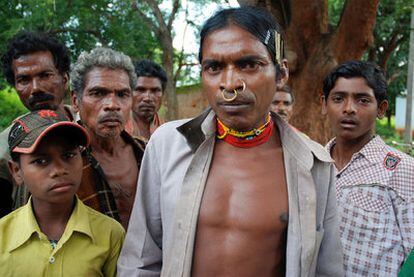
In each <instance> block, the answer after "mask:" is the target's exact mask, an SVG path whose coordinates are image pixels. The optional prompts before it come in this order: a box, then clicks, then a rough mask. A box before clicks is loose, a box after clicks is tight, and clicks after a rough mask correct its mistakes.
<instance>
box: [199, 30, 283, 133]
mask: <svg viewBox="0 0 414 277" xmlns="http://www.w3.org/2000/svg"><path fill="white" fill-rule="evenodd" d="M203 43H204V44H203V53H202V57H203V60H202V62H201V65H202V73H201V74H202V75H201V77H202V84H203V92H204V94H205V96H206V98H207V99H208V101H209V103H210V106H211V107H212V108H213V110H214V111H215V112H216V114H217V117H218V118H220V120H221V121H222V122H223V123H224V124H225V125H226V126H228V127H230V128H232V129H235V130H238V131H247V130H251V129H253V128H257V127H259V126H260V125H262V124H264V123H265V120H266V116H267V114H268V112H269V107H270V103H271V101H272V98H273V95H274V92H275V91H276V68H275V66H274V64H273V62H272V59H271V57H270V54H269V52H268V51H267V49H266V47H265V46H264V45H263V44H262V43H261V42H260V41H259V40H258V39H257V38H256V37H254V36H253V35H252V34H250V33H249V32H247V31H245V30H243V29H241V28H240V27H237V26H235V25H229V26H228V27H225V28H223V29H219V30H216V31H213V32H211V33H210V34H208V35H207V36H206V38H205V39H204V42H203ZM243 82H244V83H245V89H244V90H243ZM234 89H236V90H237V91H238V96H237V97H236V99H234V100H233V101H231V102H227V101H225V100H224V99H223V96H222V93H221V92H222V90H225V91H226V92H225V93H224V96H225V97H226V98H231V97H233V96H234V94H233V93H232V91H233V90H234Z"/></svg>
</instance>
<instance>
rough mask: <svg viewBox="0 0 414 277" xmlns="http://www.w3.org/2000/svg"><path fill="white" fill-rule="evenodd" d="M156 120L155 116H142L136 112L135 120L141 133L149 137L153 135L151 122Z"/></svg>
mask: <svg viewBox="0 0 414 277" xmlns="http://www.w3.org/2000/svg"><path fill="white" fill-rule="evenodd" d="M153 120H154V117H151V118H142V117H139V116H138V115H136V114H135V113H134V121H135V123H136V126H137V128H138V132H139V135H140V136H142V137H145V138H147V139H149V137H150V136H151V123H152V121H153Z"/></svg>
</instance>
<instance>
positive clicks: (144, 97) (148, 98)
mask: <svg viewBox="0 0 414 277" xmlns="http://www.w3.org/2000/svg"><path fill="white" fill-rule="evenodd" d="M151 99H152V97H151V93H150V90H146V91H145V92H143V93H142V101H145V102H150V101H151Z"/></svg>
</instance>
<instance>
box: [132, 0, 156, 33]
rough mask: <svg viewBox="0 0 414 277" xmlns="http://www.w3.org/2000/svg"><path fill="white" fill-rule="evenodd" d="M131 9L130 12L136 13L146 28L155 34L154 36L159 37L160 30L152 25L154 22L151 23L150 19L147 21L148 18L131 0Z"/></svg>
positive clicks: (133, 0)
mask: <svg viewBox="0 0 414 277" xmlns="http://www.w3.org/2000/svg"><path fill="white" fill-rule="evenodd" d="M131 7H132V10H134V11H136V12H137V13H138V15H139V17H141V19H142V20H144V23H145V24H146V25H147V27H148V28H150V30H151V31H153V32H154V33H155V35H156V36H159V34H160V30H159V29H158V27H157V26H156V25H155V24H154V22H152V20H151V19H149V17H148V16H147V15H146V14H144V13H143V12H142V11H141V10H140V9H139V8H138V6H137V2H136V1H135V0H131Z"/></svg>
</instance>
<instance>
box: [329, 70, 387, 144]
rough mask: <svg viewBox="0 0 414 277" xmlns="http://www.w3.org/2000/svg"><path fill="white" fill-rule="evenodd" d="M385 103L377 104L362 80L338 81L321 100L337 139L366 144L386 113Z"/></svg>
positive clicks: (340, 79) (339, 79)
mask: <svg viewBox="0 0 414 277" xmlns="http://www.w3.org/2000/svg"><path fill="white" fill-rule="evenodd" d="M387 108H388V102H387V101H386V100H384V101H382V102H381V103H380V104H379V105H378V103H377V100H376V99H375V94H374V91H373V90H372V88H370V87H369V86H368V85H367V83H366V81H365V79H364V78H359V77H358V78H349V79H345V78H342V77H340V78H338V80H337V81H336V83H335V86H334V87H333V89H332V90H331V91H330V93H329V96H328V98H327V99H324V104H323V112H324V113H325V114H327V115H328V119H329V121H330V124H331V127H332V131H333V132H334V134H335V136H336V137H337V138H338V139H342V140H353V141H368V140H369V139H370V138H371V136H372V135H373V133H374V131H375V120H376V118H377V117H381V116H383V115H384V114H385V111H386V110H387Z"/></svg>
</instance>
